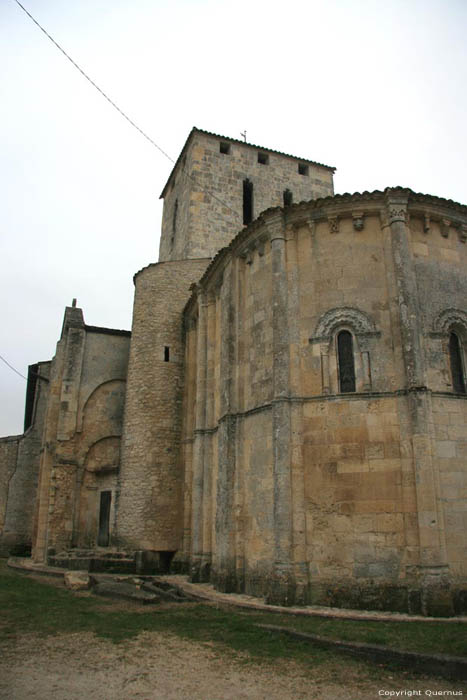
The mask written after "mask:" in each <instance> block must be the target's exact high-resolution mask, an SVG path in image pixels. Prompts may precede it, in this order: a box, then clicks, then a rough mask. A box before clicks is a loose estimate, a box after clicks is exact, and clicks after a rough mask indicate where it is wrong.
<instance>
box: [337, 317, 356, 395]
mask: <svg viewBox="0 0 467 700" xmlns="http://www.w3.org/2000/svg"><path fill="white" fill-rule="evenodd" d="M337 360H338V363H339V390H340V392H341V393H342V394H347V393H349V392H352V391H355V361H354V356H353V340H352V334H351V333H349V331H341V332H340V333H339V334H338V336H337Z"/></svg>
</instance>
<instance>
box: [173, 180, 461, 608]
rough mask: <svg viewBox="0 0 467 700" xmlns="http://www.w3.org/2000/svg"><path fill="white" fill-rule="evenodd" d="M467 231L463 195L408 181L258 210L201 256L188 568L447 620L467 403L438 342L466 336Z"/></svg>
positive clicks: (190, 390)
mask: <svg viewBox="0 0 467 700" xmlns="http://www.w3.org/2000/svg"><path fill="white" fill-rule="evenodd" d="M449 209H451V211H450V212H449V215H450V219H449V227H448V228H449V231H448V233H447V236H445V235H444V234H443V232H442V226H445V224H443V222H442V218H443V217H446V216H447V210H449ZM427 216H429V217H430V221H431V222H432V224H431V230H430V233H429V234H428V232H427V231H426V230H425V229H426V217H427ZM409 218H410V225H408V221H409ZM466 224H467V212H466V210H465V208H464V207H460V206H458V205H455V206H451V205H450V203H447V202H444V201H443V200H435V198H423V197H422V196H417V195H413V194H412V193H410V191H407V190H400V189H394V190H387V191H386V192H385V193H374V194H372V195H355V196H352V197H351V196H344V197H335V198H334V199H333V200H330V199H328V200H323V201H322V202H320V201H318V202H310V203H308V204H301V205H298V206H295V207H290V208H287V209H286V210H284V211H283V212H281V211H279V210H271V211H269V212H267V213H266V214H264V215H263V216H262V217H261V218H260V220H259V221H256V222H255V223H253V224H252V225H251V226H250V227H249V228H248V229H246V230H244V231H243V232H242V233H241V234H239V235H238V236H237V237H236V239H235V240H234V241H233V242H232V244H231V245H230V246H229V248H228V249H226V250H225V251H223V253H222V254H221V255H219V256H218V257H217V258H216V259H215V260H214V262H213V263H212V264H211V265H210V267H209V269H208V270H207V272H206V273H205V275H204V277H203V278H202V280H201V282H200V284H199V285H198V287H197V288H196V290H195V291H194V293H193V296H192V298H191V299H190V301H189V303H188V305H187V308H186V323H187V326H188V328H189V331H188V334H187V343H186V360H185V361H186V366H187V382H186V385H185V399H184V411H185V415H184V433H183V441H182V444H183V449H182V455H183V458H184V460H185V487H184V488H185V496H184V507H185V516H184V528H185V537H184V544H183V553H182V555H181V556H180V559H181V560H182V561H183V562H185V566H187V567H188V568H189V569H190V571H191V576H192V578H193V579H194V580H207V579H210V580H212V581H213V582H214V583H215V585H216V586H217V587H218V588H220V589H222V590H226V591H228V590H245V591H247V592H249V593H254V594H257V595H264V594H265V595H266V596H267V598H268V599H269V600H270V601H271V602H282V603H284V602H285V603H287V602H288V603H291V602H294V601H296V602H306V601H314V602H317V603H324V604H331V605H334V604H337V605H352V606H357V607H373V608H374V607H380V608H383V609H384V608H392V609H400V610H412V611H413V612H416V611H418V612H420V611H422V612H430V611H431V612H432V613H434V614H437V613H440V614H446V613H447V614H449V612H450V611H451V612H452V610H453V609H454V608H453V605H457V603H455V600H457V599H456V594H455V590H454V589H455V587H456V586H457V587H458V586H461V587H462V586H464V587H465V586H466V584H467V580H466V576H465V567H466V563H467V550H466V547H465V526H466V522H465V517H464V516H465V510H464V505H465V493H464V491H465V488H466V476H467V475H466V471H465V455H464V452H465V445H466V444H467V423H466V415H467V414H466V410H465V409H466V407H467V399H466V395H465V394H462V395H459V394H455V395H453V394H452V384H451V380H450V376H451V375H450V369H449V354H448V353H447V349H446V338H447V336H448V333H449V329H452V328H454V329H455V330H456V332H457V333H458V334H459V337H460V338H461V340H462V342H465V341H464V338H466V337H467V336H466V335H465V333H466V331H467V316H466V315H465V314H464V315H463V311H462V310H463V309H464V308H465V302H466V300H467V286H466V284H467V276H466V275H465V269H466V268H465V263H466V262H467V261H466V260H465V257H466V255H467V253H466V251H467V246H466V244H465V236H464V234H463V232H464V228H463V227H464V226H465V225H466ZM424 227H425V228H424ZM428 235H430V236H431V239H430V241H431V243H429V242H427V236H428ZM420 236H424V240H423V241H421V242H420V240H418V238H419V237H420ZM446 239H447V240H448V245H449V246H452V248H453V249H454V253H455V255H454V253H453V252H451V253H449V255H448V254H447V253H445V252H441V253H440V252H439V249H440V248H445V247H446ZM430 245H432V246H433V258H434V261H433V260H426V258H427V257H428V258H429V257H430V256H429V255H428V253H427V250H429V248H430ZM420 246H422V247H420ZM420 255H423V258H424V260H422V261H420V259H419V256H420ZM436 261H438V262H436ZM439 261H441V262H439ZM430 290H432V293H431V294H430ZM453 308H454V309H457V311H453ZM446 309H447V310H450V311H449V313H446ZM342 330H344V331H348V332H349V333H350V334H351V337H352V343H353V346H352V347H353V351H352V357H353V360H352V362H353V366H354V371H355V387H354V389H353V390H350V391H348V392H347V391H344V392H343V391H342V390H341V385H340V382H341V381H342V379H341V374H340V372H341V368H340V367H339V358H338V352H337V337H338V335H339V333H340V332H341V331H342ZM463 347H465V345H464V346H463ZM463 352H464V351H463ZM195 354H196V361H194V359H193V358H194V356H195ZM464 359H465V356H464Z"/></svg>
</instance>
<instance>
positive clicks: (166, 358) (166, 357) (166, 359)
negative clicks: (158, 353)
mask: <svg viewBox="0 0 467 700" xmlns="http://www.w3.org/2000/svg"><path fill="white" fill-rule="evenodd" d="M164 362H170V348H169V347H168V346H167V345H166V346H165V347H164Z"/></svg>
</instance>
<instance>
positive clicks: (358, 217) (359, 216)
mask: <svg viewBox="0 0 467 700" xmlns="http://www.w3.org/2000/svg"><path fill="white" fill-rule="evenodd" d="M363 216H364V213H363V211H353V212H352V223H353V228H354V231H363V227H364V220H363Z"/></svg>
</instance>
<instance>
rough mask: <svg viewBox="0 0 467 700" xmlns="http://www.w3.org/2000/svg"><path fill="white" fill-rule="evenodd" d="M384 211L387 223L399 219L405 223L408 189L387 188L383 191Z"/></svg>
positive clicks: (392, 222)
mask: <svg viewBox="0 0 467 700" xmlns="http://www.w3.org/2000/svg"><path fill="white" fill-rule="evenodd" d="M385 200H386V211H387V217H388V223H389V224H394V223H396V222H397V221H400V222H402V223H404V224H406V223H407V205H408V201H409V190H403V189H397V188H395V189H388V190H386V193H385Z"/></svg>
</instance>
